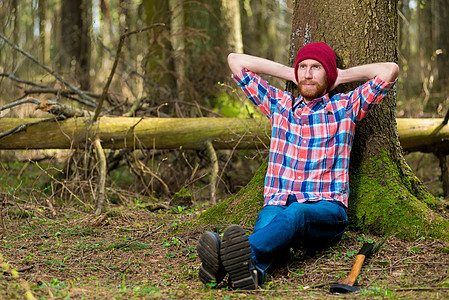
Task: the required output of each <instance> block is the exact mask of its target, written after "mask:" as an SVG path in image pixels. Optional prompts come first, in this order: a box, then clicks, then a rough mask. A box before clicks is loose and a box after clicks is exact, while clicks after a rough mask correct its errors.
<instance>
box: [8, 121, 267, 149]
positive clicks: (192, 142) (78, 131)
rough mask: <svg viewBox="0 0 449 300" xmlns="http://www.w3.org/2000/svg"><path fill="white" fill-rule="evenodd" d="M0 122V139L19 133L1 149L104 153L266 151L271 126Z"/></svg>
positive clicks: (257, 123) (259, 123)
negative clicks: (97, 145)
mask: <svg viewBox="0 0 449 300" xmlns="http://www.w3.org/2000/svg"><path fill="white" fill-rule="evenodd" d="M45 120H46V119H36V118H29V119H16V118H3V119H0V133H2V132H6V131H9V130H11V129H13V128H18V127H19V126H20V125H23V124H28V123H33V124H32V125H30V126H23V129H21V128H19V130H15V131H13V132H12V133H11V134H8V135H6V136H4V137H3V138H0V149H72V148H77V147H83V146H84V145H85V144H86V142H89V141H93V140H94V139H95V138H96V137H98V138H99V139H100V140H101V144H102V146H103V148H105V149H106V148H108V149H123V148H131V149H141V148H146V149H152V148H154V149H179V148H180V147H182V148H183V149H197V150H203V149H205V148H206V146H205V145H206V143H207V142H208V141H211V142H212V145H213V147H214V148H215V149H233V148H235V149H254V148H267V147H268V146H269V133H270V124H269V122H268V121H267V120H262V119H243V118H183V119H178V118H146V119H144V118H127V117H101V118H99V120H98V121H97V122H95V123H92V121H91V118H70V119H67V120H64V121H57V120H47V121H45Z"/></svg>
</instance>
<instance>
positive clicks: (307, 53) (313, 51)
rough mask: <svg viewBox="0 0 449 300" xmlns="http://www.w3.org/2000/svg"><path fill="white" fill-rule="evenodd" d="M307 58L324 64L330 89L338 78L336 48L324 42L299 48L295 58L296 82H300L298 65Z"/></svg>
mask: <svg viewBox="0 0 449 300" xmlns="http://www.w3.org/2000/svg"><path fill="white" fill-rule="evenodd" d="M305 59H314V60H317V61H319V62H320V63H321V64H322V65H323V67H324V70H325V71H326V75H327V83H328V86H327V89H328V90H329V88H330V87H331V86H332V85H333V84H334V82H335V80H336V79H337V57H336V56H335V52H334V50H332V49H331V47H329V46H328V45H327V44H326V43H324V42H319V43H308V44H306V45H305V46H304V47H302V48H301V49H299V51H298V54H296V60H295V78H296V82H298V65H299V63H300V62H301V61H303V60H305Z"/></svg>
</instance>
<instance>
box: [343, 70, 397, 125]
mask: <svg viewBox="0 0 449 300" xmlns="http://www.w3.org/2000/svg"><path fill="white" fill-rule="evenodd" d="M395 83H396V80H395V81H392V82H388V81H383V80H382V79H380V78H379V77H377V76H376V77H374V78H372V79H371V80H369V81H367V82H366V83H364V84H362V85H361V86H359V87H358V88H356V89H355V90H353V91H352V92H351V93H349V97H348V103H347V110H352V111H353V114H354V116H355V118H356V121H357V122H358V121H360V120H362V119H363V118H364V117H366V116H367V115H368V113H369V112H370V110H372V109H373V108H374V107H376V106H377V105H378V104H379V103H380V101H381V100H382V98H383V97H385V95H386V94H387V93H388V91H389V90H390V89H391V87H392V86H393V85H394V84H395Z"/></svg>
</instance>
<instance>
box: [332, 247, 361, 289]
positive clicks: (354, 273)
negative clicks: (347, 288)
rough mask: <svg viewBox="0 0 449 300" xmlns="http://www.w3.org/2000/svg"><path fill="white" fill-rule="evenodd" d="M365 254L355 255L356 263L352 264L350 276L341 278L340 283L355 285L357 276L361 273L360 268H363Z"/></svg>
mask: <svg viewBox="0 0 449 300" xmlns="http://www.w3.org/2000/svg"><path fill="white" fill-rule="evenodd" d="M365 257H366V256H365V255H364V254H358V255H357V256H356V257H355V261H354V264H353V265H352V269H351V272H349V275H348V277H346V278H345V279H343V280H341V281H340V282H339V283H340V284H347V285H351V286H352V285H354V283H355V281H356V280H357V277H358V276H359V274H360V270H361V269H362V265H363V262H364V261H365Z"/></svg>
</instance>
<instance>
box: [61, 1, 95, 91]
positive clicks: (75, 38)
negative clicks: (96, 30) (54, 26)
mask: <svg viewBox="0 0 449 300" xmlns="http://www.w3.org/2000/svg"><path fill="white" fill-rule="evenodd" d="M91 8H92V5H91V1H90V0H63V1H62V5H61V18H62V22H61V35H62V36H61V48H62V49H63V55H62V56H61V64H62V65H63V66H64V67H65V69H66V70H67V69H68V70H69V69H70V68H71V66H72V65H73V63H72V61H74V63H75V64H74V65H75V75H76V77H77V80H78V82H79V84H80V88H81V89H82V90H89V88H90V76H89V72H90V52H91V51H90V48H91V44H90V34H89V32H90V28H91V25H90V24H91V23H92V22H91V18H92V17H91V14H90V10H89V9H91Z"/></svg>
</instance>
